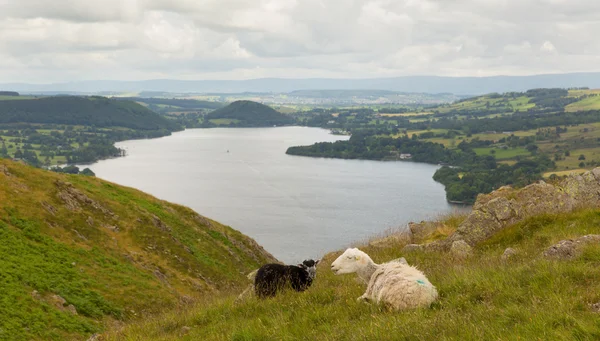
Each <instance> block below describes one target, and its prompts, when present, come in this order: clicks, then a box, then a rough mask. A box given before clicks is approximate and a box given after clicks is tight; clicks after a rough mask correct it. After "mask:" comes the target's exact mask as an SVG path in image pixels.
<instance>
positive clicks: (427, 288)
mask: <svg viewBox="0 0 600 341" xmlns="http://www.w3.org/2000/svg"><path fill="white" fill-rule="evenodd" d="M331 270H332V271H333V272H334V273H335V274H336V275H341V274H347V273H356V274H357V275H358V277H359V278H360V279H361V280H362V281H363V282H365V283H366V284H367V290H366V291H365V293H364V294H363V295H362V296H360V297H359V298H358V299H357V301H362V302H370V301H375V302H376V303H381V304H384V305H385V306H387V307H389V308H391V309H392V310H395V311H398V310H403V309H409V308H417V307H428V306H430V305H431V303H433V302H434V301H435V300H436V299H437V297H438V293H437V290H436V288H435V287H434V286H433V285H432V284H431V283H430V282H429V280H428V279H427V277H425V275H424V274H423V273H422V272H421V271H419V270H418V269H417V268H415V267H413V266H410V265H408V264H405V263H404V262H402V260H401V259H399V260H394V261H391V262H388V263H383V264H375V262H373V260H372V259H371V257H369V255H367V254H366V253H364V252H363V251H361V250H359V249H356V248H350V249H347V250H346V251H345V252H344V253H343V254H342V255H341V256H339V257H338V258H337V259H336V260H335V261H334V262H333V263H332V264H331Z"/></svg>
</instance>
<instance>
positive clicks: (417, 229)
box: [408, 221, 442, 243]
mask: <svg viewBox="0 0 600 341" xmlns="http://www.w3.org/2000/svg"><path fill="white" fill-rule="evenodd" d="M441 225H442V224H441V223H439V222H435V221H421V222H420V223H414V222H410V223H408V229H409V230H410V231H411V233H412V236H413V241H414V242H417V243H420V242H422V241H424V240H426V239H427V238H428V237H429V236H431V234H432V233H434V232H435V231H436V230H437V229H438V228H439V227H440V226H441Z"/></svg>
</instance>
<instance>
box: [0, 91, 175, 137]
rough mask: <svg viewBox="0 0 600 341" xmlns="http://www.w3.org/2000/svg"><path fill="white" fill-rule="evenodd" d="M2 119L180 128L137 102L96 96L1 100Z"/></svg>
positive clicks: (135, 127) (158, 128) (131, 127)
mask: <svg viewBox="0 0 600 341" xmlns="http://www.w3.org/2000/svg"><path fill="white" fill-rule="evenodd" d="M2 123H46V124H68V125H86V126H95V127H124V128H130V129H136V130H168V131H174V130H179V129H180V127H179V126H178V125H177V124H176V123H174V122H172V121H169V120H167V119H166V118H163V117H161V116H160V115H158V114H157V113H155V112H153V111H151V110H149V109H147V108H145V107H144V106H143V105H140V104H138V103H135V102H132V101H119V100H113V99H109V98H105V97H96V96H94V97H75V96H56V97H42V98H31V99H27V100H3V101H0V124H2Z"/></svg>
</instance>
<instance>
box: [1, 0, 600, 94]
mask: <svg viewBox="0 0 600 341" xmlns="http://www.w3.org/2000/svg"><path fill="white" fill-rule="evenodd" d="M532 13H535V15H532ZM598 18H600V2H599V1H594V0H577V1H564V0H521V1H518V2H515V1H506V0H256V1H245V0H103V1H99V0H87V1H80V0H54V1H47V0H0V60H2V63H0V82H11V81H36V82H52V81H66V80H81V79H96V78H103V79H148V78H186V79H203V78H211V79H214V78H227V79H239V78H248V77H352V78H356V77H383V76H400V75H415V74H437V75H453V76H467V75H496V74H516V75H519V74H533V73H545V72H570V71H586V70H589V71H600V67H599V66H598V65H600V41H598V40H597V39H594V36H593V35H592V34H590V32H596V31H599V30H600V20H598Z"/></svg>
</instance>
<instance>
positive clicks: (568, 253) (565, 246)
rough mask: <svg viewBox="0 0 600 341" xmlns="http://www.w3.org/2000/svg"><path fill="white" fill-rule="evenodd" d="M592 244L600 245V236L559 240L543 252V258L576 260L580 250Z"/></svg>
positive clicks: (593, 235)
mask: <svg viewBox="0 0 600 341" xmlns="http://www.w3.org/2000/svg"><path fill="white" fill-rule="evenodd" d="M592 243H596V244H598V243H600V235H598V234H589V235H587V236H583V237H580V238H577V239H566V240H561V241H560V242H558V243H557V244H555V245H552V246H551V247H549V248H548V249H546V251H544V252H543V256H544V257H546V258H550V259H561V260H569V259H573V258H577V257H578V256H579V255H580V254H581V249H582V248H583V247H584V246H586V245H589V244H592Z"/></svg>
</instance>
